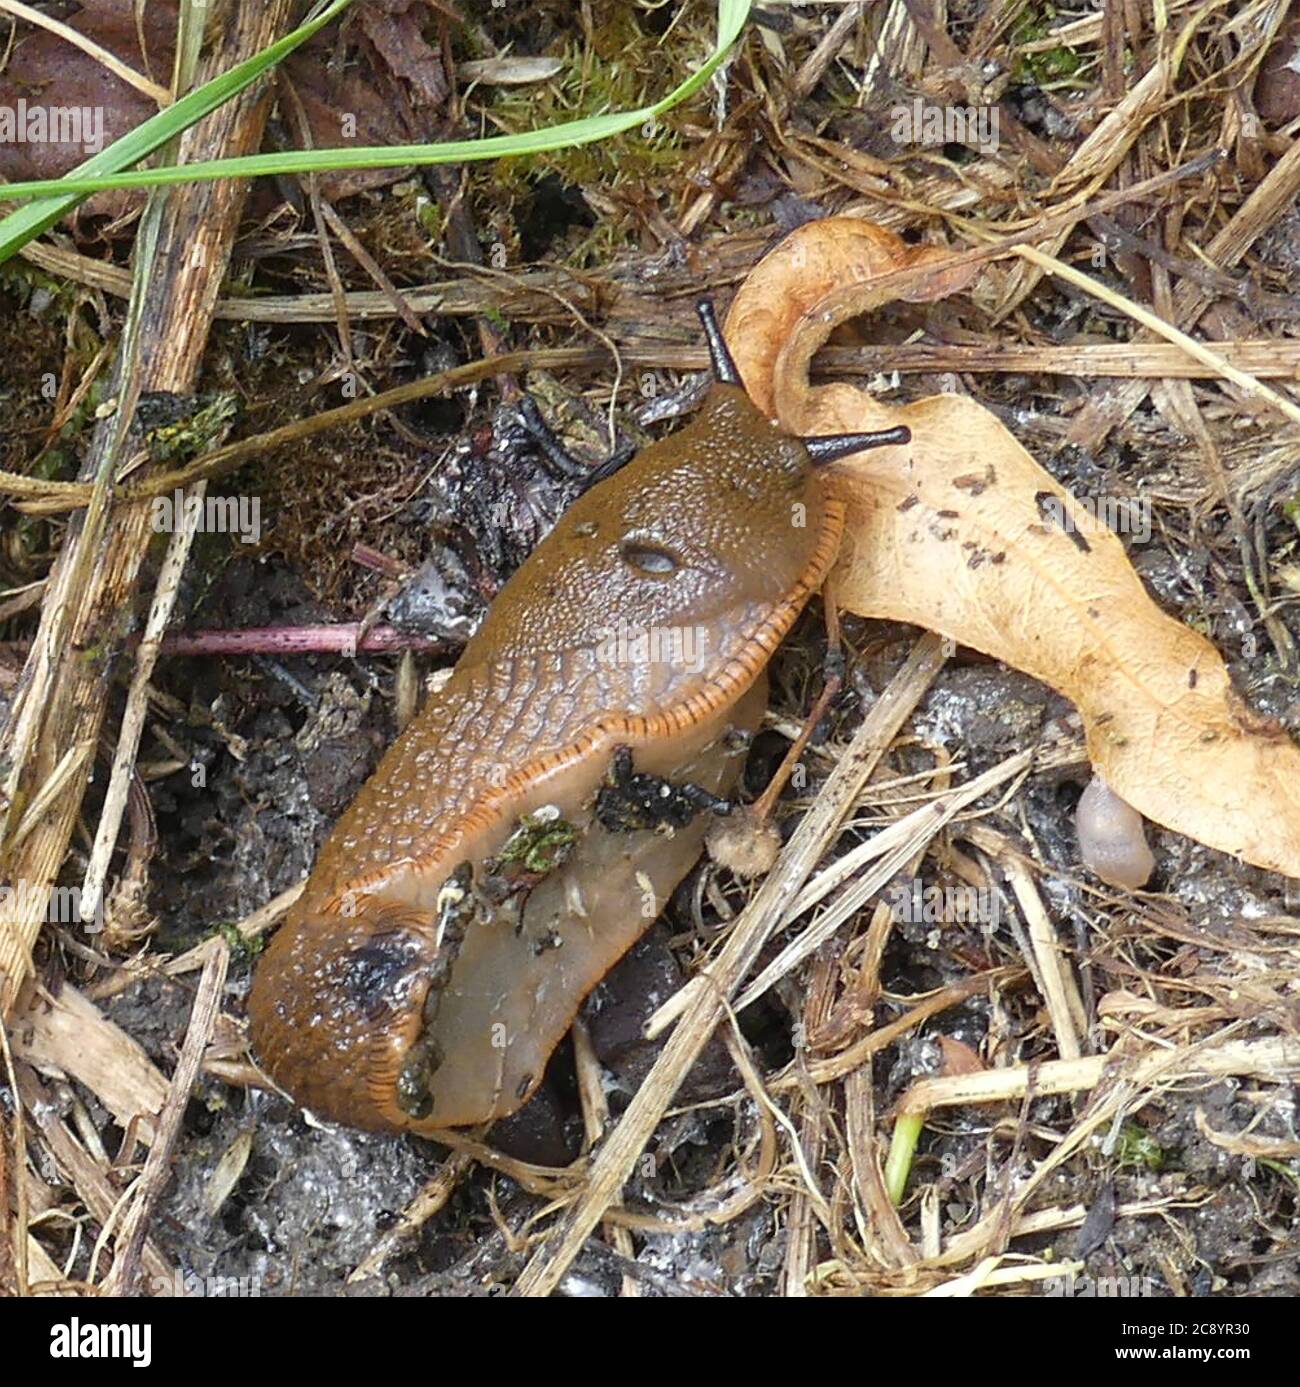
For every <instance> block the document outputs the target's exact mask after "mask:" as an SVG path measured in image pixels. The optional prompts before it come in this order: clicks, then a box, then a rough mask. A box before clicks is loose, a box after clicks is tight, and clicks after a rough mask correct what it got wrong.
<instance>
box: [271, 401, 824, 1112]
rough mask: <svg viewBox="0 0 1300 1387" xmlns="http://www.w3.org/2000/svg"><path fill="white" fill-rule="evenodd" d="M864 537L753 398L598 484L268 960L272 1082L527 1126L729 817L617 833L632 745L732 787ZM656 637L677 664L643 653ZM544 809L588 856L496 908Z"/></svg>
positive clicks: (363, 814) (405, 742)
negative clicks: (606, 789)
mask: <svg viewBox="0 0 1300 1387" xmlns="http://www.w3.org/2000/svg"><path fill="white" fill-rule="evenodd" d="M842 525H843V515H842V511H841V509H840V508H839V506H838V504H837V503H834V502H831V501H828V500H827V499H826V498H824V497H823V494H822V487H821V482H820V479H819V477H818V475H817V473H816V472H815V471H814V469H813V467H812V465H811V462H810V459H809V454H808V451H807V450H806V449H805V447H804V445H803V444H802V443H801V442H800V441H799V440H798V439H795V438H791V437H789V436H787V435H785V434H783V433H781V432H780V431H779V430H778V429H777V428H776V427H775V426H774V425H772V424H771V423H769V422H768V421H767V420H766V419H765V418H763V416H762V415H761V414H760V413H759V412H758V410H757V409H756V408H755V407H754V405H753V404H752V403H751V402H750V401H749V399H748V397H747V396H746V395H745V393H744V391H743V390H742V389H740V388H739V387H738V386H736V385H730V384H721V383H719V384H716V385H714V387H713V388H712V390H711V391H710V393H709V396H708V397H707V399H706V402H705V404H704V406H703V408H702V409H701V410H700V412H699V413H698V414H697V415H696V417H695V418H694V420H693V421H692V422H691V423H690V424H688V425H687V426H686V427H685V428H683V429H681V430H680V431H678V432H677V433H675V434H673V435H672V436H671V437H669V438H667V439H665V440H663V441H661V442H658V443H655V444H653V445H651V446H650V447H647V448H645V449H644V450H643V451H642V452H640V453H639V454H638V455H637V456H636V457H635V458H633V459H632V461H631V462H630V463H629V464H628V465H627V466H625V467H624V468H623V469H622V470H621V471H619V472H617V473H616V474H615V475H614V476H612V477H610V478H608V479H607V480H606V481H603V482H601V483H599V484H598V485H596V486H594V487H593V488H592V489H591V490H589V491H588V492H586V493H585V494H584V495H582V496H581V497H580V498H579V499H578V500H577V501H576V502H575V503H574V504H573V506H572V507H571V508H570V509H569V510H568V511H567V512H566V513H565V514H564V516H562V517H561V519H560V521H559V522H558V523H557V525H556V526H555V528H554V530H553V531H552V532H551V534H550V535H549V536H548V537H547V538H546V539H545V540H544V541H543V543H542V544H541V545H540V546H539V547H538V548H537V550H536V551H535V552H534V553H533V555H532V556H531V557H530V558H529V559H528V561H527V562H526V563H525V564H524V565H523V566H522V567H521V568H520V569H519V571H518V572H517V573H516V574H515V575H514V577H513V578H512V579H511V580H510V581H509V582H508V583H507V584H506V585H505V587H504V588H503V589H502V590H501V592H500V594H499V595H498V597H497V599H496V601H495V602H494V603H493V605H492V607H491V609H490V611H489V613H488V616H487V618H486V619H485V621H484V623H483V625H482V627H481V628H480V630H479V631H478V633H477V634H476V635H475V636H474V638H473V639H472V640H471V641H470V642H469V644H468V645H467V646H466V648H465V650H464V652H463V654H462V656H461V658H460V661H459V662H458V663H457V665H456V667H455V670H454V671H453V673H452V675H451V678H450V680H449V681H448V683H447V684H446V685H445V686H444V687H443V688H442V690H441V691H440V692H439V693H437V694H436V695H434V696H433V697H431V698H430V700H429V702H428V704H427V705H426V706H425V708H424V709H423V711H422V712H421V713H420V714H419V716H418V717H417V718H416V719H415V720H414V721H413V722H412V723H411V725H410V726H409V727H408V728H407V729H406V731H405V732H404V733H403V734H402V736H401V737H400V738H399V739H398V740H397V742H396V743H395V744H394V745H393V746H392V748H391V749H390V750H389V751H388V753H387V755H386V756H385V757H384V758H383V760H382V762H381V763H380V765H379V768H378V769H377V771H376V772H375V774H374V775H373V776H372V777H371V779H370V780H369V781H368V782H367V783H366V784H365V786H363V788H362V790H361V793H360V794H359V795H358V796H357V799H356V800H355V801H354V803H353V804H352V805H351V807H350V808H349V809H348V810H347V811H346V813H345V814H344V815H343V816H342V817H341V818H340V820H339V821H338V823H337V824H336V826H335V828H334V831H333V833H332V834H331V836H330V838H329V840H328V841H327V842H326V844H325V847H324V848H323V850H322V852H321V854H320V858H319V860H318V862H317V864H316V867H315V870H314V871H313V873H312V875H311V878H310V880H309V881H308V883H307V886H306V889H305V892H304V894H303V896H302V898H301V899H300V900H299V902H298V903H297V904H296V906H295V907H294V909H293V911H292V912H291V914H290V916H289V918H288V920H287V921H286V923H285V925H284V926H283V927H282V928H281V929H280V931H279V932H278V933H277V934H276V936H275V937H274V939H273V940H272V942H271V944H270V946H269V947H268V949H267V950H266V953H265V955H264V956H263V958H262V959H261V961H260V963H259V965H258V968H257V972H256V975H255V977H254V981H253V988H252V993H251V995H250V999H249V1015H250V1018H251V1022H252V1037H253V1043H254V1047H255V1050H256V1053H257V1055H258V1057H259V1058H260V1060H261V1063H262V1064H263V1066H264V1067H265V1068H266V1070H267V1071H268V1073H269V1074H270V1075H271V1077H272V1078H273V1079H274V1080H275V1081H276V1082H277V1083H278V1084H280V1085H281V1086H282V1087H283V1088H285V1089H287V1090H288V1092H289V1093H290V1094H292V1096H293V1097H294V1098H295V1099H297V1100H298V1101H299V1102H301V1103H303V1104H304V1105H305V1106H306V1107H308V1108H310V1109H312V1110H313V1111H314V1112H316V1113H317V1114H319V1115H320V1116H322V1117H325V1118H329V1119H332V1120H335V1121H339V1122H343V1123H347V1124H349V1125H351V1126H356V1127H363V1128H371V1129H378V1130H400V1129H405V1130H414V1131H435V1130H437V1129H439V1128H444V1127H450V1126H458V1125H463V1124H467V1123H476V1122H481V1121H486V1120H490V1119H495V1118H498V1117H503V1116H505V1115H507V1114H509V1113H511V1112H513V1111H514V1110H515V1109H517V1108H518V1107H519V1106H520V1105H521V1104H522V1103H523V1102H524V1101H525V1100H526V1099H527V1097H528V1096H529V1095H530V1094H531V1092H532V1091H533V1089H534V1088H535V1087H536V1085H537V1084H538V1082H540V1080H541V1077H542V1073H543V1069H544V1067H545V1063H546V1059H547V1057H548V1056H549V1055H550V1053H551V1051H552V1050H553V1049H554V1047H555V1045H556V1044H558V1042H559V1040H560V1039H561V1037H562V1036H563V1035H564V1033H565V1031H566V1030H567V1029H568V1026H569V1024H570V1022H571V1021H572V1018H573V1015H574V1013H575V1012H576V1010H577V1008H578V1006H579V1005H580V1003H581V1002H582V999H583V998H584V997H585V996H586V994H587V993H588V992H589V991H590V990H591V988H592V987H594V986H595V984H596V983H597V982H598V981H599V980H600V978H601V977H602V976H603V975H604V974H605V973H606V972H607V971H608V970H609V968H610V967H611V966H612V965H613V964H614V962H615V961H616V960H617V959H618V958H619V957H620V956H621V955H622V954H623V953H624V952H625V951H626V950H627V949H628V948H630V947H631V945H632V944H633V943H634V942H635V940H636V939H637V938H638V937H639V936H640V934H641V933H642V932H643V931H644V930H645V929H646V928H647V927H648V926H649V925H650V923H651V922H652V921H653V920H654V918H655V916H656V915H657V914H658V912H659V910H660V909H661V907H662V905H663V904H664V902H665V900H666V899H667V897H668V895H669V894H670V893H671V891H672V890H673V888H674V887H675V886H676V884H677V882H678V881H679V880H680V879H681V878H682V876H684V875H685V873H686V872H687V871H688V870H689V869H690V867H691V865H692V863H693V862H694V861H695V860H696V859H697V857H698V854H699V851H700V843H701V841H702V838H703V834H704V830H705V828H706V827H707V822H706V819H705V817H704V816H701V817H700V818H697V819H696V820H695V821H693V822H692V823H691V824H690V825H688V826H687V827H686V828H684V829H677V830H676V831H675V832H674V833H672V834H671V835H665V834H664V833H662V832H656V831H652V830H638V831H635V832H610V831H608V830H606V829H604V828H602V827H601V826H600V825H599V824H597V823H595V822H594V819H593V805H594V800H595V797H596V794H597V792H598V790H599V789H600V786H601V784H602V781H603V780H604V777H605V775H606V772H607V771H608V769H609V766H610V761H611V757H612V756H613V754H614V751H615V749H616V748H617V747H619V746H621V745H622V746H628V747H630V748H631V750H632V754H633V761H634V764H635V769H636V771H637V772H639V773H650V774H657V775H663V776H666V777H669V778H671V779H673V780H674V781H679V780H689V781H692V782H695V783H697V784H699V785H701V786H703V787H704V788H705V789H708V790H711V791H714V792H715V793H718V794H722V795H726V794H727V793H728V792H729V790H730V789H731V787H732V786H733V785H734V784H735V781H736V779H737V776H738V774H739V770H740V766H741V761H742V755H741V750H740V747H739V745H738V740H739V739H737V738H736V737H735V736H734V735H731V734H732V733H733V732H734V731H735V730H736V729H741V730H752V729H753V728H755V727H756V726H757V725H758V721H759V719H760V718H761V716H762V710H763V702H764V697H765V681H764V676H763V670H764V667H765V665H766V663H767V660H768V658H769V657H770V655H771V654H772V652H773V650H775V648H776V646H777V644H778V643H779V642H780V640H781V639H782V637H783V636H784V635H785V633H786V631H788V629H789V628H790V626H791V624H792V623H793V621H794V620H795V618H796V616H797V615H798V614H799V611H800V610H801V609H802V607H803V605H804V603H805V602H806V601H807V599H808V597H809V595H810V594H811V593H812V592H813V591H815V590H816V588H817V587H818V586H820V584H821V582H822V579H823V578H824V576H825V574H826V571H827V569H828V567H829V565H830V564H831V562H832V560H833V559H834V556H835V553H836V550H837V548H838V545H839V540H840V533H841V529H842ZM647 632H648V633H650V635H651V637H652V638H655V639H657V640H659V642H660V645H661V648H660V649H658V650H655V649H651V650H650V651H649V652H647V651H646V650H645V649H644V648H642V647H638V645H637V643H636V642H637V640H638V637H639V636H644V634H645V633H647ZM674 641H675V642H677V644H674ZM544 806H557V807H558V810H559V813H560V815H561V816H562V818H563V820H564V821H566V822H567V823H569V824H572V825H573V826H574V827H575V828H576V829H577V830H578V835H579V836H578V840H577V844H576V847H575V849H574V851H573V853H572V855H571V856H570V857H569V858H568V859H567V861H564V862H563V864H562V865H560V866H558V867H556V868H555V869H554V870H552V871H550V873H549V874H546V875H543V876H542V878H541V880H540V881H539V882H537V884H535V885H534V886H533V887H532V889H531V891H530V892H528V893H526V894H524V895H522V896H519V895H517V896H514V897H512V898H510V899H508V900H506V901H504V902H500V901H493V900H492V899H489V897H490V895H491V893H490V892H485V891H484V890H483V886H484V882H485V880H486V879H487V878H488V877H489V876H490V873H488V871H487V870H486V869H485V866H484V863H485V859H490V858H492V857H493V855H494V854H496V853H498V852H499V851H500V850H501V848H502V846H503V844H504V843H505V842H506V840H507V839H509V838H510V837H511V835H512V834H513V833H514V832H515V830H516V829H517V828H518V826H519V822H520V819H521V817H522V816H524V815H527V814H531V813H533V812H534V811H537V810H539V809H542V808H543V807H544ZM458 868H459V869H460V873H459V876H458V877H457V878H456V879H455V880H453V881H451V882H449V878H451V877H452V874H453V873H454V872H456V871H457V869H458ZM467 883H468V885H466V884H467ZM462 888H464V889H462Z"/></svg>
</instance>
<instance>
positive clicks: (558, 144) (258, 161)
mask: <svg viewBox="0 0 1300 1387" xmlns="http://www.w3.org/2000/svg"><path fill="white" fill-rule="evenodd" d="M751 3H752V0H719V3H718V36H717V41H716V43H715V45H714V49H713V52H712V53H711V54H710V55H709V58H708V59H707V61H706V62H705V63H704V64H703V65H702V66H701V67H700V68H699V69H697V70H696V71H695V72H693V73H692V74H691V75H690V77H688V78H687V79H686V80H685V81H684V82H682V83H681V84H680V85H679V86H678V87H676V88H675V89H674V90H673V91H671V92H669V94H668V95H667V96H665V97H664V98H663V99H662V100H660V101H657V102H655V103H654V104H653V105H651V106H643V107H640V108H639V109H637V110H634V111H622V112H616V113H612V114H609V115H603V116H588V117H585V118H584V119H582V120H575V121H568V122H566V123H565V124H563V125H554V126H551V127H550V128H549V129H545V130H531V131H525V132H523V133H521V134H515V135H492V136H489V137H487V138H485V139H479V140H453V141H450V142H447V143H443V144H411V145H381V146H370V147H362V148H357V149H308V150H297V151H294V150H290V151H286V152H283V153H278V154H254V155H248V156H246V157H244V158H240V159H212V160H209V161H207V162H206V163H200V164H187V165H183V166H181V167H179V168H174V167H168V168H157V169H139V170H136V171H134V172H131V173H118V174H113V173H108V174H103V175H101V176H94V175H92V174H88V173H87V169H88V167H89V166H88V165H83V166H82V167H81V168H80V169H77V170H76V171H74V172H73V173H71V174H69V175H68V176H67V177H66V178H61V179H56V180H53V181H46V182H40V183H10V184H5V185H0V198H4V199H8V198H19V197H38V196H39V197H48V196H49V194H50V192H51V191H52V190H55V189H58V190H60V191H62V192H64V193H68V194H76V195H86V194H89V193H94V192H100V191H102V190H104V189H106V188H146V187H157V186H160V185H164V184H170V183H189V182H194V181H198V180H208V179H214V178H250V177H256V176H260V175H264V174H289V173H313V172H316V173H320V172H330V171H333V170H335V169H362V168H365V169H370V168H404V167H406V166H407V165H409V164H446V163H465V162H467V161H469V160H475V159H500V158H505V157H509V156H512V155H519V154H538V153H544V152H546V151H548V150H553V149H567V148H570V147H572V146H574V145H580V144H592V143H594V142H595V141H597V140H603V139H609V138H611V137H612V136H614V135H618V134H622V133H623V132H624V131H625V130H630V129H632V128H633V127H634V126H638V125H643V124H644V123H645V122H646V121H647V120H653V119H654V118H655V117H656V116H658V115H661V114H662V113H663V112H664V111H667V110H669V109H670V108H671V107H673V106H675V105H677V104H678V103H679V102H681V101H685V100H686V99H687V98H688V97H689V96H691V95H693V94H694V93H695V92H696V91H698V90H699V89H700V87H702V86H703V85H704V83H705V82H707V81H708V80H709V78H710V77H712V76H713V74H714V73H715V72H716V71H717V69H718V67H719V66H720V65H721V63H722V61H723V60H724V59H725V57H726V56H727V53H728V52H729V51H730V49H731V46H732V44H734V43H735V41H736V39H737V38H738V37H739V35H740V32H741V30H742V29H743V28H744V25H745V21H746V19H747V18H748V17H749V11H750V7H751ZM282 42H283V40H282ZM277 46H278V45H277ZM267 52H268V53H269V52H271V50H270V49H268V50H267ZM227 75H228V76H229V75H233V74H227ZM218 80H222V79H218ZM210 85H212V84H211V83H210V84H209V86H210ZM201 90H206V88H202V89H201ZM197 94H198V93H196V95H197ZM178 104H179V103H178ZM143 128H144V127H141V129H143ZM133 133H138V132H133ZM127 138H130V137H127ZM123 143H125V140H119V141H118V143H117V144H115V145H112V146H110V148H109V149H108V150H105V151H104V153H105V154H111V153H112V152H113V151H114V150H116V149H117V148H118V147H119V146H120V145H122V144H123ZM118 167H121V164H120V163H119V164H118ZM28 210H35V209H28ZM14 215H15V216H16V215H19V214H14ZM61 215H62V212H56V213H55V214H54V215H53V216H52V217H50V218H49V220H48V221H46V222H45V225H46V226H48V225H49V224H50V222H51V221H53V220H55V219H57V217H58V216H61ZM12 220H13V217H10V218H8V219H6V221H4V222H0V259H3V258H4V255H5V253H6V251H5V244H6V243H5V241H4V240H3V239H2V238H3V234H4V232H5V230H6V228H7V226H8V224H9V222H10V221H12ZM41 229H43V228H41ZM33 234H37V233H35V232H34V233H33Z"/></svg>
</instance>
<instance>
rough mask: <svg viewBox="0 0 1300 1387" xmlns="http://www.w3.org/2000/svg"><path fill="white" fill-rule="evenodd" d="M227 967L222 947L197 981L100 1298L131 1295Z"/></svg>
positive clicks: (217, 1008)
mask: <svg viewBox="0 0 1300 1387" xmlns="http://www.w3.org/2000/svg"><path fill="white" fill-rule="evenodd" d="M229 964H230V950H229V949H227V948H225V947H222V948H220V949H218V950H217V951H216V952H215V953H213V955H212V957H211V958H209V959H208V962H207V966H206V967H205V968H204V970H203V976H202V977H201V978H200V979H199V985H198V988H197V989H196V991H195V993H194V1005H193V1007H192V1008H191V1010H190V1024H189V1028H188V1029H187V1030H186V1032H185V1043H184V1044H183V1045H182V1046H181V1053H180V1058H179V1059H178V1060H177V1061H176V1070H175V1072H174V1073H173V1074H172V1081H171V1084H170V1086H169V1087H168V1090H167V1100H166V1102H165V1103H164V1104H163V1110H162V1112H161V1114H160V1115H159V1118H158V1124H157V1131H156V1134H155V1137H154V1143H153V1145H152V1147H150V1149H149V1155H148V1156H147V1157H146V1159H145V1163H144V1170H143V1171H142V1172H141V1175H140V1181H139V1184H138V1187H137V1190H136V1199H135V1203H134V1204H133V1205H132V1207H131V1210H130V1212H129V1213H128V1214H127V1216H126V1218H125V1220H124V1221H123V1224H122V1231H121V1233H120V1234H119V1235H118V1238H117V1249H118V1251H117V1259H116V1261H115V1262H114V1264H113V1269H112V1272H111V1273H110V1274H109V1276H108V1279H107V1282H106V1285H105V1290H106V1293H108V1294H110V1295H130V1294H132V1293H133V1291H134V1290H135V1283H136V1278H137V1276H138V1274H139V1272H140V1268H141V1262H140V1254H141V1252H142V1251H143V1249H144V1240H145V1235H146V1234H147V1233H148V1231H149V1218H150V1215H151V1214H152V1213H153V1210H154V1206H155V1205H156V1204H157V1203H158V1200H159V1199H160V1198H161V1197H162V1192H163V1189H164V1188H165V1187H166V1185H167V1183H168V1181H169V1180H170V1179H171V1176H172V1158H173V1156H174V1154H175V1151H176V1142H177V1140H178V1138H179V1137H180V1134H181V1120H182V1118H184V1116H185V1109H186V1106H187V1105H188V1103H189V1101H190V1091H191V1090H192V1089H193V1087H194V1083H195V1080H196V1079H197V1078H198V1077H199V1068H200V1066H201V1065H202V1063H203V1052H204V1050H206V1049H207V1045H208V1041H209V1040H210V1039H211V1038H212V1030H213V1027H214V1026H215V1025H216V1024H217V1013H218V1012H219V1011H220V1009H221V994H222V991H223V989H224V988H225V985H226V970H227V968H228V966H229Z"/></svg>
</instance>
